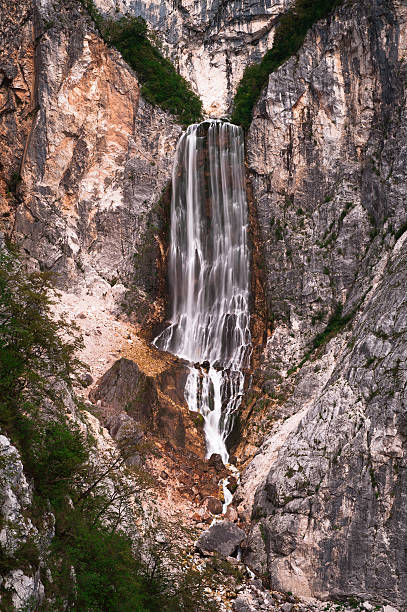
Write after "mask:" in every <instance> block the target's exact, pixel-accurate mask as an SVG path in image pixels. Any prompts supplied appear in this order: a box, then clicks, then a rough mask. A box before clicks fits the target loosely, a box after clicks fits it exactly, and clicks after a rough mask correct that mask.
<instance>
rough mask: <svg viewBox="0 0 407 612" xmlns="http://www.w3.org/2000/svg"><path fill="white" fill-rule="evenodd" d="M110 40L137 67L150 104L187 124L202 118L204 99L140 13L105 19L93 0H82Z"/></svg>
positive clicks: (128, 61) (101, 33)
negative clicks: (151, 36) (163, 51)
mask: <svg viewBox="0 0 407 612" xmlns="http://www.w3.org/2000/svg"><path fill="white" fill-rule="evenodd" d="M81 2H82V5H83V6H84V7H85V9H86V10H87V11H88V13H89V15H90V16H91V17H92V19H93V21H94V22H95V25H96V27H97V29H98V31H99V33H100V35H101V36H102V38H103V39H104V40H105V41H106V43H107V44H109V45H111V46H113V47H115V48H116V49H117V50H118V51H119V52H120V53H121V54H122V56H123V58H124V59H125V60H126V62H127V63H128V64H129V65H130V66H131V67H132V68H133V70H135V72H136V73H137V76H138V78H139V80H140V82H141V84H142V87H141V94H142V96H143V97H144V98H145V99H146V100H147V101H148V102H150V103H151V104H154V105H157V106H159V107H160V108H162V109H163V110H165V111H168V112H170V113H172V114H173V115H175V116H176V117H177V119H178V121H179V122H180V123H181V124H182V125H184V126H187V125H189V124H191V123H196V122H198V121H200V120H201V119H202V102H201V100H200V99H199V97H198V96H197V95H196V94H195V93H194V92H193V91H192V89H191V86H190V85H189V83H188V82H187V81H186V80H185V79H184V78H183V77H182V76H181V75H180V74H179V73H178V72H177V71H176V70H175V68H174V66H173V65H172V63H171V62H170V61H169V60H167V59H166V58H165V57H163V56H162V54H161V53H160V51H159V50H158V49H157V47H156V46H155V45H154V44H153V43H152V42H151V40H150V39H149V38H148V33H147V25H146V22H145V21H144V19H142V18H141V17H122V18H120V19H118V20H113V19H104V18H103V17H102V15H101V14H100V13H99V11H98V10H97V8H96V7H95V4H94V2H93V0H81Z"/></svg>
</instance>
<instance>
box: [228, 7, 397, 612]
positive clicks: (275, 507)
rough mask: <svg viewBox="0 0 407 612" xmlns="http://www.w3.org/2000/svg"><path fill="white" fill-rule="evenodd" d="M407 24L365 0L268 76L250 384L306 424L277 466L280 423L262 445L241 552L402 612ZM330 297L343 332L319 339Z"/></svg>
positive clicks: (294, 585)
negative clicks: (259, 299)
mask: <svg viewBox="0 0 407 612" xmlns="http://www.w3.org/2000/svg"><path fill="white" fill-rule="evenodd" d="M406 17H407V10H406V6H405V4H404V3H402V2H390V1H379V0H377V1H376V0H374V1H370V0H369V1H364V0H360V1H358V2H354V3H352V4H349V3H345V4H344V5H343V7H342V8H339V9H338V10H337V12H336V13H335V15H334V16H333V17H332V18H331V19H329V20H327V21H322V22H320V23H319V24H317V25H316V26H315V27H314V28H313V29H312V31H311V32H310V33H309V34H308V36H307V39H306V42H305V45H304V47H303V49H302V50H301V52H300V53H299V56H298V58H297V57H296V58H292V59H290V60H289V61H288V62H287V63H286V64H284V65H283V66H282V67H281V68H280V69H279V70H278V71H277V72H276V73H275V74H273V75H271V77H270V79H269V84H268V88H267V90H266V91H265V92H263V94H262V96H261V99H260V101H259V103H258V105H257V107H256V110H255V118H254V122H253V124H252V127H251V129H250V133H249V136H248V144H247V148H248V162H249V168H250V174H251V179H252V185H253V192H254V198H255V201H256V203H257V207H258V218H259V224H260V230H261V235H262V242H263V244H264V267H265V270H266V278H267V295H268V304H269V309H270V311H271V313H272V315H273V326H272V331H271V334H270V338H269V340H268V343H267V347H266V349H265V351H264V355H263V363H262V366H261V375H260V379H261V380H262V384H263V393H266V395H265V397H268V396H269V395H271V394H273V393H275V392H276V391H281V390H283V391H284V393H285V398H287V396H289V397H288V399H286V400H284V393H283V398H282V399H281V400H280V401H279V402H277V403H278V405H277V407H276V408H275V411H276V413H277V416H278V415H279V416H280V417H287V416H290V415H293V414H295V413H296V412H299V411H300V410H302V411H304V414H303V416H302V419H301V421H300V423H299V425H298V427H297V428H295V429H294V431H293V432H292V433H290V434H289V435H288V437H287V439H286V441H285V443H284V444H283V446H282V448H281V449H280V451H279V453H278V457H277V458H276V453H274V454H272V453H269V455H267V452H268V451H267V449H268V448H272V449H273V448H274V447H275V446H276V445H275V444H274V442H273V440H274V439H278V436H279V430H278V425H277V426H274V429H273V430H272V431H271V433H270V436H271V437H269V439H267V434H266V436H265V438H266V439H265V443H264V446H263V450H260V456H261V454H262V453H263V454H264V457H265V460H266V459H267V457H268V462H269V473H268V475H267V476H266V477H265V478H264V479H263V480H262V482H261V483H260V485H259V487H258V489H257V493H256V496H255V501H254V506H253V515H252V516H253V527H252V531H251V535H250V538H249V548H248V549H247V552H246V560H247V561H248V562H249V563H250V564H251V565H252V566H253V567H254V568H256V570H257V571H258V572H259V573H260V574H262V575H264V576H266V577H267V578H268V580H269V581H270V583H271V585H272V586H274V587H275V588H282V589H285V590H291V591H293V592H294V593H297V594H301V595H303V596H307V595H308V596H318V597H321V598H324V597H336V598H344V597H346V596H349V595H357V596H360V597H362V598H371V599H374V598H377V599H378V600H380V601H385V602H386V601H387V602H390V603H393V604H396V605H397V606H400V607H401V609H404V607H405V606H406V604H407V601H406V592H407V589H406V584H405V581H406V570H407V566H406V560H405V557H404V553H403V552H402V551H403V550H404V544H403V542H405V540H406V538H407V533H406V529H405V517H404V514H405V511H406V510H405V508H406V500H405V498H404V497H405V496H404V493H403V490H404V489H405V484H404V471H403V470H404V468H405V461H406V432H405V419H406V414H405V410H406V403H405V399H406V398H405V384H406V378H405V362H406V354H405V342H406V338H405V333H406V328H405V297H404V296H405V290H404V286H405V281H406V274H407V272H406V270H407V268H406V254H405V246H404V239H405V234H404V230H405V229H406V226H405V223H406V220H407V210H406V205H405V202H406V187H405V185H406V169H405V168H406V147H405V142H406V133H405V125H406V121H405V120H406V106H405V89H404V87H405V85H404V84H405V82H406V75H405V58H406V28H405V23H406ZM338 304H340V305H342V307H343V313H342V314H343V315H349V321H348V323H347V325H343V326H342V327H341V325H339V326H338V327H337V328H336V329H334V331H332V332H331V333H329V334H325V336H318V334H321V333H323V332H324V330H326V329H327V325H328V322H329V320H330V317H331V316H332V314H333V313H334V311H335V308H336V307H337V305H338ZM328 331H329V330H328ZM315 338H317V340H318V342H317V343H315V342H314V340H315ZM316 344H317V345H318V346H316ZM307 353H308V359H307V360H306V361H305V363H304V365H303V366H302V367H300V369H299V370H297V371H295V372H293V371H292V369H293V368H294V367H295V366H298V365H299V363H300V362H301V360H302V358H303V357H304V356H307ZM269 431H270V428H269ZM271 434H273V435H271ZM255 461H256V462H257V464H258V465H261V466H262V470H263V472H264V473H266V470H265V469H264V465H263V464H264V461H263V462H262V461H261V459H259V456H258V457H257V458H256V460H255ZM403 466H404V467H403ZM242 481H243V490H242V491H241V492H240V493H239V496H240V498H241V499H242V498H244V495H245V489H244V482H245V476H243V479H242ZM246 486H247V487H248V490H249V492H250V484H249V483H248V484H247V485H246Z"/></svg>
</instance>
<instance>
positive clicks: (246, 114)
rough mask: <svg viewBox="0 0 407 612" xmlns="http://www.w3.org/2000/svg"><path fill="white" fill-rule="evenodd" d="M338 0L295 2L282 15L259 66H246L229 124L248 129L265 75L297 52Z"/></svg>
mask: <svg viewBox="0 0 407 612" xmlns="http://www.w3.org/2000/svg"><path fill="white" fill-rule="evenodd" d="M340 2H341V0H296V2H295V5H294V6H293V7H292V8H291V9H289V10H288V11H287V13H285V15H283V16H282V17H281V19H280V21H279V24H278V26H277V28H276V34H275V38H274V44H273V48H272V49H270V50H269V51H267V53H266V54H265V56H264V57H263V59H262V61H261V62H260V64H253V65H251V66H248V67H247V68H246V69H245V71H244V74H243V77H242V79H241V81H240V83H239V86H238V88H237V92H236V96H235V100H234V109H233V113H232V118H231V121H232V122H233V123H236V124H237V125H241V126H242V127H243V128H244V129H246V130H247V129H248V128H249V126H250V123H251V120H252V117H253V108H254V106H255V104H256V102H257V100H258V98H259V96H260V94H261V91H262V89H263V88H264V87H265V86H266V84H267V81H268V78H269V75H270V74H271V73H272V72H275V71H276V70H277V68H279V67H280V66H281V64H283V63H284V62H285V61H286V60H287V59H289V58H290V57H291V56H292V55H294V54H295V53H297V51H298V50H299V49H300V48H301V46H302V44H303V42H304V38H305V36H306V34H307V32H308V30H309V29H310V27H311V26H312V25H313V24H314V23H316V22H317V21H318V20H319V19H322V18H323V17H327V16H328V15H329V13H330V12H331V11H332V10H333V9H334V8H335V7H336V6H338V5H339V4H340Z"/></svg>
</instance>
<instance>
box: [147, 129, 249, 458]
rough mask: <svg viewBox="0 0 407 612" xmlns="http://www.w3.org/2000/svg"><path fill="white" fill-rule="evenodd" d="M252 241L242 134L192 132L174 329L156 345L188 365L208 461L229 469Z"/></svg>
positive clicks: (175, 253) (183, 181)
mask: <svg viewBox="0 0 407 612" xmlns="http://www.w3.org/2000/svg"><path fill="white" fill-rule="evenodd" d="M247 234H248V219H247V201H246V192H245V185H244V145H243V136H242V130H241V128H239V127H237V126H236V125H232V124H230V123H222V122H221V121H215V120H210V121H205V122H203V123H201V124H195V125H191V126H190V127H189V128H188V130H187V131H186V133H185V134H183V136H182V137H181V139H180V141H179V143H178V146H177V151H176V156H175V162H174V168H173V176H172V204H171V246H170V253H169V286H170V297H171V304H172V316H171V323H170V325H169V327H167V328H166V329H165V330H164V331H163V332H162V333H161V334H160V335H159V336H158V337H157V338H156V339H155V340H154V344H155V345H156V346H157V347H158V348H160V349H162V350H164V351H169V352H170V353H173V354H174V355H177V356H178V357H181V358H183V359H185V360H187V361H189V362H190V364H191V365H190V370H189V375H188V379H187V382H186V386H185V398H186V400H187V402H188V406H189V408H190V410H193V411H197V412H200V413H201V414H202V416H203V417H204V421H205V426H204V430H205V437H206V445H207V456H208V457H210V455H212V454H213V453H218V454H220V455H221V457H222V459H223V462H224V463H227V461H228V452H227V449H226V439H227V437H228V435H229V434H230V431H231V428H232V425H233V415H234V413H235V412H236V411H237V410H238V408H239V406H240V403H241V398H242V394H243V390H244V369H245V367H246V366H247V365H248V361H249V358H250V352H251V336H250V329H249V318H250V315H249V249H248V239H247V238H248V236H247Z"/></svg>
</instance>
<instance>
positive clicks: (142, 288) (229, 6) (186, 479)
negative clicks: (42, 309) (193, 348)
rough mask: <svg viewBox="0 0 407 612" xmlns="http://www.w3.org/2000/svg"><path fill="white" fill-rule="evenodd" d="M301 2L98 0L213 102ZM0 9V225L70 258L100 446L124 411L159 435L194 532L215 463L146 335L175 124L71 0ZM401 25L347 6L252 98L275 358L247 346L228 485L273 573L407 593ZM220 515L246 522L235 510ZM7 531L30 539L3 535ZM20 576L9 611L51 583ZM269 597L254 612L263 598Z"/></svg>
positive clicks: (38, 253)
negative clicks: (147, 37)
mask: <svg viewBox="0 0 407 612" xmlns="http://www.w3.org/2000/svg"><path fill="white" fill-rule="evenodd" d="M291 4H292V3H291V2H290V1H289V0H276V1H271V2H265V3H262V2H260V3H253V2H249V3H242V2H239V1H236V2H232V3H225V2H213V3H200V2H198V3H193V2H189V1H188V2H185V3H184V4H181V3H179V2H178V3H172V2H162V3H156V4H154V3H147V2H143V3H140V2H133V0H129V1H125V0H123V1H121V0H120V1H119V2H111V1H110V0H97V2H96V5H97V6H98V7H99V9H100V10H101V11H103V12H104V14H109V15H112V16H120V15H121V14H125V13H127V12H129V13H130V14H133V15H141V16H143V17H144V18H145V19H146V20H147V21H148V23H149V25H150V27H151V29H152V30H155V31H156V33H157V36H158V39H159V40H160V41H161V44H162V46H163V51H164V52H165V54H166V55H167V56H168V57H170V58H172V60H173V61H174V63H175V64H176V65H177V66H178V68H179V70H180V72H181V73H182V74H183V75H184V76H185V77H187V78H188V79H189V80H190V81H191V83H192V85H193V87H194V89H195V90H196V91H197V92H198V93H199V94H200V95H201V97H202V100H203V102H204V107H205V111H206V112H207V113H208V114H211V115H212V116H221V115H223V114H224V113H225V112H227V111H228V109H229V108H230V104H231V101H232V97H233V93H234V90H235V88H236V84H237V82H238V80H239V78H240V77H241V75H242V73H243V70H244V67H245V66H246V65H247V64H248V63H250V62H251V61H257V60H259V59H260V58H261V56H262V55H263V53H264V51H265V50H266V49H267V48H270V47H271V45H272V40H273V35H274V26H275V24H276V18H277V17H278V15H279V14H281V13H282V12H283V11H285V10H287V8H288V7H289V6H290V5H291ZM0 17H1V19H0V37H1V41H2V49H3V53H2V58H1V60H0V137H1V142H2V146H3V156H2V159H1V162H0V214H1V228H2V229H3V230H4V231H5V232H6V233H7V235H8V236H9V237H10V238H11V239H12V240H13V241H16V242H17V243H18V244H20V245H21V247H22V250H23V253H24V254H25V256H26V258H27V261H28V262H29V264H30V265H31V266H32V267H34V268H38V269H42V270H49V271H51V272H54V273H56V274H57V284H58V286H59V287H60V289H61V299H60V303H59V304H58V305H57V306H56V307H55V308H56V310H68V311H69V312H70V315H71V317H72V318H73V319H75V320H76V321H77V322H78V323H79V324H80V327H81V328H82V330H83V332H84V339H85V348H84V351H83V353H82V357H83V358H84V360H85V361H86V362H87V363H88V364H89V365H90V369H91V375H92V377H93V379H94V381H95V382H96V379H99V378H100V380H99V382H98V383H97V384H96V385H95V386H94V388H93V389H92V392H91V400H92V402H89V403H88V404H87V406H88V408H91V409H92V410H93V411H94V412H95V414H97V416H98V418H99V419H100V421H101V422H102V423H103V424H104V425H105V426H106V427H107V428H108V429H109V432H110V434H111V436H110V435H109V434H108V432H107V431H106V430H105V429H101V431H102V434H100V432H99V434H100V436H101V438H100V439H99V444H100V445H101V446H103V445H106V446H108V447H109V448H114V443H113V441H112V438H115V439H116V440H119V441H120V437H121V436H122V434H123V432H124V431H125V430H126V428H127V427H128V426H129V424H130V426H131V427H133V428H134V433H135V436H141V437H142V436H144V435H145V434H146V432H147V433H149V434H150V433H151V434H152V437H153V438H154V443H156V444H157V446H156V449H158V452H157V455H156V457H155V459H153V460H152V464H151V469H152V471H153V473H154V474H155V475H156V476H157V479H158V483H159V488H160V494H161V503H162V506H163V507H164V511H165V510H168V508H171V510H173V508H174V507H177V508H179V509H180V510H182V512H183V516H184V519H185V520H186V521H189V522H192V520H193V521H194V522H195V523H198V524H199V525H200V526H201V527H203V524H204V523H205V522H206V523H210V522H211V520H212V518H213V514H216V512H218V511H219V509H218V506H219V503H220V502H219V499H217V498H218V497H219V492H218V490H217V489H218V484H217V483H218V480H219V477H220V475H221V474H222V475H224V474H223V473H222V471H221V470H219V469H218V470H217V469H216V466H208V465H204V467H202V456H203V453H204V449H203V443H202V437H201V426H202V424H201V423H200V421H199V419H197V418H195V417H194V415H190V414H188V413H187V409H186V406H185V402H184V400H183V397H182V380H183V377H184V376H185V368H184V364H182V363H179V362H178V361H176V360H172V359H171V358H169V357H168V356H165V357H162V356H160V355H159V354H158V353H157V352H156V351H154V350H153V349H152V348H151V347H149V346H147V344H146V341H145V340H143V337H147V339H150V338H151V333H152V331H151V330H152V328H153V326H154V325H155V324H156V323H157V322H158V321H161V320H162V319H163V315H164V307H165V285H164V282H165V281H164V275H163V271H164V272H165V261H166V244H165V236H166V235H167V229H168V228H167V227H166V223H167V222H168V208H169V191H168V184H169V181H170V176H171V168H172V162H173V157H174V150H175V145H176V142H177V140H178V138H179V135H180V133H181V128H180V127H179V126H178V125H177V124H176V123H175V121H174V120H173V118H172V117H171V116H169V115H168V114H166V113H164V112H162V111H160V110H159V109H157V108H156V107H152V106H150V105H149V104H147V103H146V102H145V101H144V100H143V99H142V97H141V96H140V87H139V83H138V80H137V77H136V75H135V74H134V73H133V71H132V70H131V69H130V68H129V67H128V66H127V65H126V63H125V62H124V61H123V60H122V58H121V57H120V55H119V54H118V53H117V52H116V51H114V50H112V49H110V48H108V47H106V45H105V44H104V43H103V41H102V40H101V39H100V37H99V36H98V35H97V34H96V31H95V28H94V26H93V24H92V22H91V20H90V19H89V18H88V17H87V16H86V14H85V12H84V10H83V8H82V6H81V5H80V4H79V3H78V2H74V1H73V0H72V1H70V2H57V3H56V2H48V1H42V2H28V1H24V2H19V3H18V6H17V5H16V6H14V5H13V6H11V5H10V2H3V3H0ZM406 20H407V9H406V7H405V5H404V3H403V2H402V1H397V0H393V1H391V0H357V1H354V2H344V3H343V4H342V6H341V7H340V8H339V9H337V10H336V11H335V13H334V15H332V16H331V17H330V18H329V19H328V20H325V21H321V22H319V23H318V24H317V25H316V26H314V27H313V28H312V30H311V31H310V32H309V34H308V36H307V38H306V41H305V44H304V46H303V48H302V50H301V51H300V53H299V54H298V57H293V58H291V59H290V60H289V61H288V62H286V63H285V64H284V65H283V66H282V67H281V68H280V69H279V70H278V71H277V72H275V73H274V74H272V75H271V77H270V79H269V83H268V87H267V89H266V90H265V91H264V92H263V93H262V95H261V98H260V100H259V102H258V104H257V106H256V109H255V115H254V120H253V123H252V125H251V128H250V130H249V133H248V134H247V141H246V145H247V146H246V151H247V168H248V181H249V188H250V199H251V209H252V210H251V212H252V214H251V217H252V218H251V227H252V237H253V238H254V241H255V245H254V247H255V248H254V250H255V262H256V269H257V272H258V275H256V278H254V279H253V282H254V284H256V283H257V285H261V284H262V280H263V279H264V280H265V292H266V301H267V308H265V307H264V311H266V310H267V311H268V312H269V321H268V340H267V344H266V346H265V347H264V350H263V352H262V351H261V348H262V347H254V348H255V355H256V359H255V361H254V364H255V371H254V372H253V388H252V389H251V390H250V392H249V393H250V396H249V397H248V398H247V401H246V404H245V409H244V411H243V414H242V419H241V430H240V435H241V439H240V440H239V441H238V442H237V444H236V448H235V451H234V452H236V454H237V456H238V460H239V465H243V466H245V468H246V469H245V470H244V471H243V473H242V481H241V485H240V486H239V488H238V491H237V493H236V495H235V506H236V508H237V510H238V512H239V520H240V525H241V526H244V527H245V528H246V531H247V533H248V538H247V541H246V542H244V543H243V554H244V560H245V562H246V563H248V565H249V566H250V567H251V568H252V569H253V570H254V571H256V574H257V575H258V576H259V577H261V578H263V579H264V583H265V584H268V585H270V586H271V587H273V588H274V589H280V590H283V591H284V590H285V591H292V592H293V593H294V594H295V595H299V596H302V597H304V596H305V597H318V598H320V599H329V598H339V599H343V598H346V597H348V596H358V597H361V598H363V599H370V600H372V601H376V600H377V601H378V602H379V603H383V602H389V603H392V604H393V605H397V606H398V607H400V609H404V608H405V607H406V605H407V600H406V592H407V585H406V580H407V577H406V573H407V567H406V560H405V554H404V552H405V545H404V542H405V540H406V537H407V534H406V527H405V525H406V518H407V517H406V508H407V505H406V499H405V493H404V491H405V489H406V482H405V468H406V436H407V429H406V417H405V402H406V397H405V387H406V369H405V362H406V348H405V347H406V338H405V333H406V325H405V322H406V314H405V291H404V285H405V269H406V265H407V261H406V258H407V252H406V246H405V244H406V243H405V238H406V235H407V234H406V233H405V231H406V228H407V213H406V207H405V199H406V187H405V184H406V169H405V168H406V147H405V142H406V136H407V134H406V133H405V132H406V128H405V125H406V106H405V86H404V83H405V82H406V76H407V75H406V66H405V64H406V53H407V38H406V36H407V35H406V32H407V26H406ZM255 213H257V215H256V214H255ZM256 299H257V301H254V308H256V312H254V313H253V314H254V318H255V319H256V321H257V323H256V329H257V328H258V331H256V333H255V337H256V338H258V339H259V344H260V341H261V338H262V332H263V320H264V313H263V312H262V314H261V316H259V312H258V310H259V304H260V302H261V299H260V298H259V297H258V296H257V298H256ZM259 300H260V301H259ZM261 309H262V310H263V305H261ZM92 377H91V378H90V379H89V380H88V382H87V383H86V384H91V381H92ZM83 394H84V395H85V397H86V396H87V392H86V391H83ZM86 399H87V398H86ZM88 418H89V420H90V422H91V423H92V428H93V429H92V431H93V433H94V435H95V436H96V437H98V423H97V421H96V419H94V418H93V417H91V416H89V417H88ZM89 427H91V426H90V425H89ZM0 442H1V444H2V445H3V455H4V456H6V459H7V461H6V464H5V467H4V470H3V471H2V473H1V474H0V477H1V478H2V479H3V481H4V482H5V480H6V477H7V470H8V469H9V468H10V471H11V472H13V474H16V476H15V479H14V480H12V481H11V484H9V485H6V484H3V485H2V488H3V490H4V495H3V518H4V517H5V519H6V520H8V519H9V517H10V516H11V514H13V513H14V514H13V516H14V517H15V522H16V524H17V523H18V525H19V528H21V534H22V540H21V541H22V542H24V541H25V539H27V538H26V535H27V534H29V533H31V532H32V535H33V536H34V537H36V536H37V534H36V533H35V529H34V528H33V527H32V525H31V524H30V523H29V521H28V520H27V519H26V517H25V516H24V512H25V509H26V508H28V506H30V504H31V490H30V487H29V484H28V483H27V482H26V480H25V477H24V475H23V474H22V471H21V470H22V467H21V464H20V460H19V457H18V454H17V452H14V450H13V448H12V447H11V446H10V444H9V443H8V441H7V440H6V439H3V437H2V438H1V440H0ZM255 453H256V456H255V457H254V458H253V455H254V454H255ZM154 462H155V463H154ZM7 487H8V488H7ZM13 496H14V497H15V498H17V500H18V503H17V502H15V501H14V497H13ZM10 499H12V503H11V502H10ZM163 500H164V501H163ZM209 506H210V507H212V509H213V512H212V511H209V510H208V509H209ZM185 517H186V518H185ZM228 518H230V520H232V521H233V520H237V518H238V517H237V512H236V511H235V510H234V509H233V508H231V509H230V511H229V513H228ZM48 531H49V534H48V536H49V538H51V537H52V533H51V532H52V526H51V527H49V530H48ZM48 536H47V537H48ZM1 538H2V543H3V544H4V543H7V545H9V546H12V547H13V546H16V547H17V546H19V545H20V544H21V542H17V540H16V537H15V534H14V533H12V532H11V531H10V530H9V531H7V530H5V531H2V532H1V534H0V539H1ZM16 572H17V573H16V574H15V575H14V574H13V575H12V576H9V577H8V578H7V580H9V582H8V583H5V586H6V587H7V588H9V587H10V588H11V589H13V598H14V599H13V605H15V607H17V608H18V607H19V606H20V604H21V606H23V605H25V603H24V602H25V600H26V599H27V597H30V596H31V595H33V597H34V598H35V600H36V601H38V600H40V599H41V597H42V593H43V586H42V583H41V582H40V581H38V579H37V577H36V575H35V574H21V573H19V572H20V570H19V569H17V570H16ZM24 581H25V584H23V583H24ZM257 586H259V584H258V583H257ZM248 597H249V596H248ZM20 599H21V601H20ZM249 599H250V597H249ZM259 601H261V597H260V595H259V599H258V602H257V604H253V605H254V608H253V606H252V607H251V608H250V607H249V608H247V607H246V608H241V609H245V610H247V609H250V610H253V609H256V606H257V608H258V609H261V608H260V606H261V605H263V604H260V603H259ZM267 601H268V600H267ZM276 601H277V603H276V604H275V605H276V606H277V605H280V604H279V603H278V602H279V601H280V600H278V599H277V600H276ZM281 601H282V600H281ZM281 601H280V603H281ZM236 605H237V604H236ZM267 605H270V606H271V605H274V603H273V604H271V603H270V604H269V603H267ZM288 605H291V604H288ZM21 606H20V607H21ZM236 609H237V610H238V609H239V608H238V607H236ZM270 609H272V608H270ZM288 609H289V608H287V610H288ZM314 609H318V604H315V608H314Z"/></svg>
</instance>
